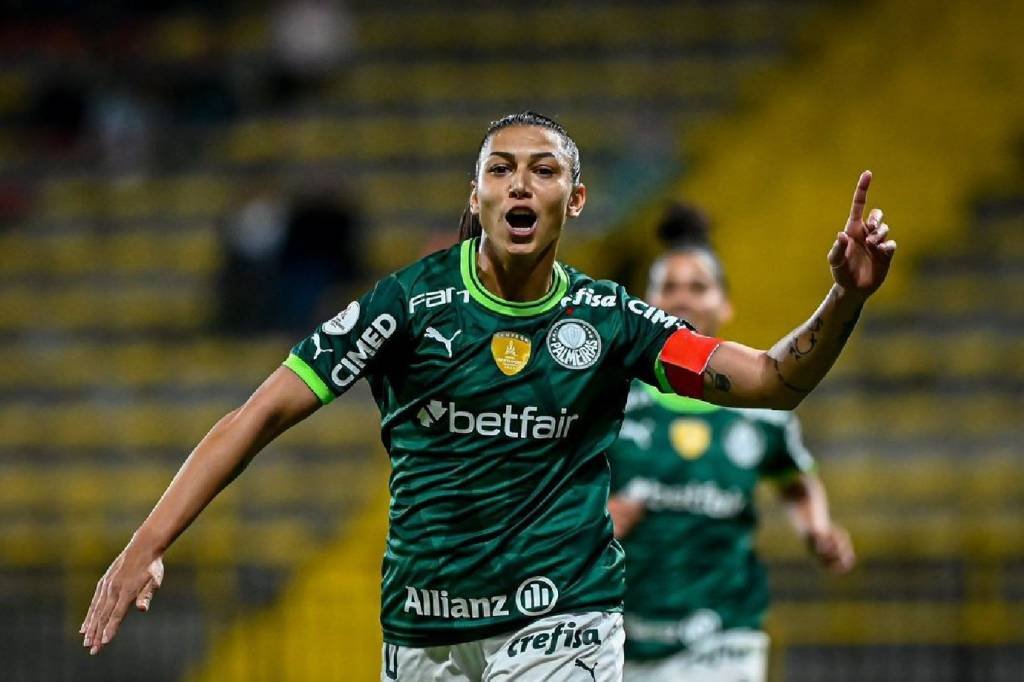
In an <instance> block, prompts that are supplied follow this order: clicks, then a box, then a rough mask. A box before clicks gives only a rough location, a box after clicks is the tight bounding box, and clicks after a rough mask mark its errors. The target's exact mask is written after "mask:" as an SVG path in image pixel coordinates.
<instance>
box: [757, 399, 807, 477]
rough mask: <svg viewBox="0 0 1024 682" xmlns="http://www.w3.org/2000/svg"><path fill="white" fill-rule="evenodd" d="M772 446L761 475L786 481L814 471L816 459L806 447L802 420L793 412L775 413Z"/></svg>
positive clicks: (771, 423) (762, 462) (763, 464)
mask: <svg viewBox="0 0 1024 682" xmlns="http://www.w3.org/2000/svg"><path fill="white" fill-rule="evenodd" d="M770 428H771V430H772V438H771V439H770V443H771V446H770V448H769V450H768V453H767V454H766V455H765V457H764V459H763V460H762V461H761V467H760V468H761V472H760V473H761V475H762V476H765V477H768V478H774V479H785V478H787V477H789V476H793V475H795V474H802V473H809V472H811V471H814V468H815V463H814V457H813V456H812V455H811V453H810V451H809V450H808V449H807V446H806V445H804V441H803V436H802V435H801V432H800V420H799V419H798V418H797V416H796V415H795V414H793V413H792V412H775V413H774V414H773V415H772V420H771V422H770Z"/></svg>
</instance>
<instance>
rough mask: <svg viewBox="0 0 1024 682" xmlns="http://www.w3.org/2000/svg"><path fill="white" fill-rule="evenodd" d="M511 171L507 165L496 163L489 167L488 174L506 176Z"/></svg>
mask: <svg viewBox="0 0 1024 682" xmlns="http://www.w3.org/2000/svg"><path fill="white" fill-rule="evenodd" d="M509 170H510V169H509V167H508V164H507V163H494V164H491V165H490V166H488V167H487V172H488V173H490V174H491V175H505V174H506V173H508V172H509Z"/></svg>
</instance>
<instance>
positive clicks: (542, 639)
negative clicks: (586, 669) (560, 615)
mask: <svg viewBox="0 0 1024 682" xmlns="http://www.w3.org/2000/svg"><path fill="white" fill-rule="evenodd" d="M591 644H596V645H600V644H601V633H600V632H598V630H597V628H587V629H586V630H584V629H582V628H580V629H578V630H577V629H576V622H575V621H571V620H570V621H569V622H567V623H565V622H558V623H556V624H555V626H554V627H553V628H549V629H547V630H545V631H543V632H538V633H535V634H530V635H523V636H522V637H517V638H516V639H513V640H512V642H511V643H510V644H509V645H508V655H509V658H515V657H516V656H518V655H519V654H525V653H526V652H527V651H537V652H543V653H544V655H545V656H550V655H551V654H553V653H555V651H556V650H557V649H579V648H580V647H582V646H587V645H591Z"/></svg>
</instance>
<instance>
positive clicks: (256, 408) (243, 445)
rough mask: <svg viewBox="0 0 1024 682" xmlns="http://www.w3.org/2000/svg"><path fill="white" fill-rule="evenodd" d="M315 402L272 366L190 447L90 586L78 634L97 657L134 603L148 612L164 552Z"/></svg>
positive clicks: (160, 577)
mask: <svg viewBox="0 0 1024 682" xmlns="http://www.w3.org/2000/svg"><path fill="white" fill-rule="evenodd" d="M320 404H321V403H320V400H318V399H317V397H316V396H315V395H314V394H313V393H312V392H311V391H310V389H309V388H308V387H307V386H306V384H305V383H303V382H302V380H300V379H299V378H298V377H297V376H296V375H295V374H294V373H293V372H292V371H291V370H289V369H286V368H284V367H280V368H278V369H277V370H276V371H275V372H274V373H273V374H271V375H270V377H268V378H267V380H266V381H265V382H263V384H262V385H261V386H260V387H259V388H258V389H257V390H256V392H255V393H253V394H252V396H251V397H250V398H249V400H247V401H246V403H245V404H244V405H242V406H241V407H239V408H238V409H236V410H233V411H232V412H229V413H228V414H227V415H225V416H224V417H223V418H222V419H221V420H220V421H218V422H217V423H216V424H215V425H214V427H213V428H212V429H210V432H209V433H207V434H206V437H205V438H203V440H202V441H201V442H200V443H199V445H197V446H196V448H195V450H193V451H192V454H191V455H189V457H188V459H186V460H185V463H184V464H182V466H181V468H180V469H179V470H178V473H177V474H176V475H175V476H174V479H173V480H172V481H171V483H170V485H168V487H167V490H166V491H164V494H163V496H161V498H160V501H159V502H157V504H156V506H155V507H154V508H153V510H152V511H151V512H150V514H149V516H148V517H147V518H146V520H145V521H144V522H143V523H142V525H141V526H140V527H139V529H138V530H137V531H136V532H135V534H134V535H133V536H132V539H131V541H130V542H129V543H128V545H127V546H126V547H125V548H124V550H123V551H122V552H121V553H120V554H119V555H118V557H117V558H116V559H115V560H114V562H113V563H112V564H111V565H110V568H108V569H107V572H106V573H105V574H104V575H103V577H102V578H101V579H100V581H99V583H98V584H97V585H96V592H95V594H94V595H93V598H92V603H91V604H90V605H89V611H88V613H87V614H86V616H85V621H84V622H83V623H82V626H81V628H80V630H79V632H80V633H81V634H82V635H84V640H83V644H84V646H86V647H89V653H91V654H96V653H97V652H99V651H100V649H102V648H103V646H104V645H106V644H108V643H109V642H110V641H111V640H112V639H113V638H114V635H115V634H117V629H118V626H119V625H120V624H121V621H122V620H123V619H124V616H125V614H126V613H127V611H128V609H129V608H130V607H131V605H132V604H133V603H134V604H135V606H136V607H137V608H138V609H139V610H140V611H147V610H148V609H149V604H150V601H151V600H152V598H153V593H154V592H155V591H156V590H157V589H158V588H159V587H160V583H161V581H162V580H163V554H164V552H165V551H166V550H167V548H168V547H169V546H170V545H171V543H172V542H174V540H175V539H176V538H177V537H178V536H179V535H181V533H182V532H183V531H184V530H185V529H186V528H188V526H189V524H191V523H192V521H193V520H194V519H195V518H196V517H197V516H198V515H199V513H200V512H201V511H202V510H203V509H204V508H205V507H206V505H207V504H209V503H210V501H211V500H213V498H214V497H216V496H217V493H219V492H220V491H221V490H223V489H224V487H225V486H227V485H228V484H229V483H230V482H231V481H232V480H234V478H235V477H236V476H238V474H240V473H241V472H242V470H243V469H245V467H246V465H248V463H249V462H250V461H251V460H252V458H253V457H255V456H256V454H257V453H258V452H259V451H260V450H261V449H263V447H264V446H266V445H267V444H268V443H270V442H271V441H272V440H274V438H276V437H277V436H279V435H280V434H281V433H283V432H284V431H285V430H287V429H288V428H289V427H291V426H292V425H294V424H296V423H298V422H300V421H302V420H303V419H305V418H306V417H308V416H309V415H310V414H312V413H313V412H315V411H316V409H317V408H318V407H319V406H320Z"/></svg>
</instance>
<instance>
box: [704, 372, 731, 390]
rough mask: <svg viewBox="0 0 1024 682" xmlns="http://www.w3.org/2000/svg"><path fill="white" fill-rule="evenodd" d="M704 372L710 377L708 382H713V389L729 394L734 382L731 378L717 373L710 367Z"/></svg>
mask: <svg viewBox="0 0 1024 682" xmlns="http://www.w3.org/2000/svg"><path fill="white" fill-rule="evenodd" d="M704 371H705V372H706V373H707V375H708V380H709V381H710V382H711V387H712V388H714V389H715V390H717V391H721V392H722V393H728V392H729V391H730V389H732V381H730V380H729V377H728V376H726V375H725V374H722V373H721V372H716V371H715V370H713V369H711V368H710V367H708V368H707V369H706V370H704Z"/></svg>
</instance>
